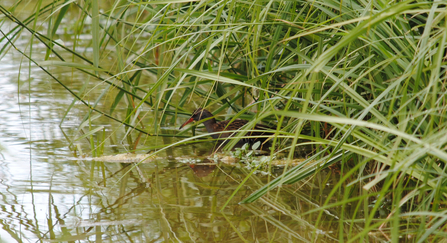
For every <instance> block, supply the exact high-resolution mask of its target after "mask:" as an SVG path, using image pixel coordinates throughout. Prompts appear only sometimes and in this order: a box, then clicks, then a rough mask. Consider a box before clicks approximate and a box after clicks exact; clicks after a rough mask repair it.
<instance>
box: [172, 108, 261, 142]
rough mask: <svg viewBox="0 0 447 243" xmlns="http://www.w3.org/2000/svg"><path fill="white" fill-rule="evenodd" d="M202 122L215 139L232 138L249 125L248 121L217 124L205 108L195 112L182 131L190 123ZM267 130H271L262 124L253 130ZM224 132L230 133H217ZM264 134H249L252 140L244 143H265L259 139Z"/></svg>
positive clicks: (228, 121) (239, 120) (237, 120)
mask: <svg viewBox="0 0 447 243" xmlns="http://www.w3.org/2000/svg"><path fill="white" fill-rule="evenodd" d="M201 120H205V121H204V122H203V124H204V125H205V127H206V130H207V131H208V132H209V133H214V134H211V135H210V136H211V137H212V138H214V139H218V138H228V137H231V136H233V134H234V133H235V131H237V130H239V129H240V128H242V127H243V126H244V125H245V124H247V123H248V121H246V120H242V119H235V120H234V121H231V120H226V121H220V122H217V121H216V119H214V117H213V114H212V113H211V112H209V111H208V110H206V109H203V108H198V109H197V110H195V111H194V113H193V114H192V116H191V118H189V119H188V120H187V121H186V122H185V123H183V124H182V126H180V129H181V128H182V127H184V126H186V125H187V124H188V123H190V122H193V121H201ZM266 129H269V127H267V126H264V125H260V124H256V125H255V127H254V129H253V130H266ZM223 131H228V132H224V133H216V132H223ZM263 134H264V132H262V131H260V132H248V133H247V136H249V137H250V139H244V141H245V142H253V141H258V140H259V141H264V140H266V138H265V137H263V138H260V137H258V136H261V135H263Z"/></svg>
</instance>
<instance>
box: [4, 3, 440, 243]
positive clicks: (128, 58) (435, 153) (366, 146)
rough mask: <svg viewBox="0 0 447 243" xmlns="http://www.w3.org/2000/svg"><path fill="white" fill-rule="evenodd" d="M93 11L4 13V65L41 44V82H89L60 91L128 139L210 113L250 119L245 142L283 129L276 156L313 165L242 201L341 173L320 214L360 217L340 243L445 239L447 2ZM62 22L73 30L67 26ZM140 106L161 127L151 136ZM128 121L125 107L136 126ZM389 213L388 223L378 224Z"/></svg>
mask: <svg viewBox="0 0 447 243" xmlns="http://www.w3.org/2000/svg"><path fill="white" fill-rule="evenodd" d="M96 2H97V1H86V2H82V3H79V2H77V1H53V2H51V3H50V4H48V5H44V4H43V3H42V4H41V5H40V4H37V5H35V6H33V7H34V12H35V14H30V15H29V16H27V17H23V13H21V12H19V11H18V10H17V9H19V8H18V6H10V7H8V8H6V7H5V6H1V7H0V11H1V12H2V13H3V14H4V17H3V21H5V19H9V20H10V21H13V22H14V24H15V27H14V28H12V29H10V30H8V31H5V30H3V31H2V32H3V33H2V36H1V40H0V41H1V43H3V44H4V45H3V47H2V48H1V53H5V51H6V50H8V49H10V48H11V47H13V43H14V42H15V41H17V40H19V39H20V36H21V35H32V36H34V38H35V40H33V41H34V43H30V47H31V46H32V45H31V44H36V42H39V43H41V44H44V45H45V46H46V48H47V50H48V54H47V55H46V60H37V59H34V58H33V55H32V53H30V52H31V51H32V49H27V50H19V51H20V52H21V53H22V54H23V55H26V57H28V58H30V60H31V61H32V62H33V63H34V65H38V66H41V67H42V68H43V69H45V70H47V69H48V68H49V67H51V66H63V67H66V68H67V70H70V71H71V72H73V73H75V72H83V73H86V74H88V75H90V76H91V80H89V82H90V83H86V86H85V89H84V90H81V91H80V92H78V93H76V92H74V91H73V88H71V87H70V84H69V83H66V82H64V81H62V80H60V79H58V78H57V77H54V79H56V81H57V82H59V83H60V84H61V85H64V87H66V89H67V90H68V91H70V92H72V94H73V96H74V97H75V98H76V99H78V100H81V101H82V102H83V103H84V104H85V105H86V106H88V107H89V108H90V109H91V110H92V111H94V112H92V114H91V115H92V116H93V114H95V113H98V112H99V113H100V114H102V115H104V116H107V117H109V118H111V119H115V120H117V121H120V122H121V123H122V124H124V125H126V127H127V128H126V129H129V130H128V131H129V132H133V133H146V134H148V135H150V136H172V133H169V132H168V131H167V130H166V129H162V128H161V127H160V124H168V123H169V124H175V125H173V126H172V130H174V129H175V127H176V125H179V122H180V120H182V119H184V118H186V117H187V114H189V113H190V112H191V111H192V109H193V107H199V106H200V107H206V108H213V110H214V112H215V114H218V113H221V112H225V113H226V114H227V115H229V116H230V117H238V118H246V119H247V118H248V119H250V122H249V124H247V126H246V127H245V128H246V131H245V132H241V133H240V134H239V137H238V138H241V137H242V136H243V135H244V133H246V132H247V130H250V129H251V128H252V127H254V124H256V123H259V122H262V121H263V122H264V123H267V124H270V125H271V126H274V127H275V128H276V133H275V135H274V136H272V138H271V141H272V143H273V144H274V149H272V151H271V156H272V158H273V157H274V156H275V155H276V153H277V151H287V158H288V159H289V160H291V159H292V158H293V157H294V155H295V153H296V151H297V150H298V149H299V148H300V147H301V146H305V145H306V144H312V146H313V149H314V153H312V154H310V155H309V157H308V160H307V161H306V162H305V163H302V164H301V165H300V166H296V167H294V168H290V169H289V170H287V172H285V173H284V174H283V175H282V176H281V177H278V178H276V179H273V180H272V181H271V182H270V183H269V184H267V185H265V186H264V187H262V188H261V189H259V190H258V191H256V192H254V193H253V194H252V195H251V196H250V197H248V198H247V199H246V200H244V201H243V202H244V203H248V202H252V201H254V200H256V199H258V198H259V197H261V196H264V195H266V194H267V193H268V192H269V191H270V190H272V189H274V188H277V187H280V186H281V185H284V184H289V183H295V182H297V181H299V180H302V179H304V178H306V177H309V176H312V175H313V174H315V173H318V172H319V171H320V170H321V169H324V168H326V167H328V166H331V165H335V166H338V167H339V168H341V169H342V176H341V177H340V181H339V183H338V184H337V185H336V186H335V187H334V188H333V190H332V193H331V195H329V197H328V199H327V200H326V201H325V202H324V203H323V204H322V205H321V209H320V210H321V211H320V212H321V213H323V211H324V210H325V209H330V208H334V207H339V206H342V207H343V208H344V207H347V205H348V204H351V205H353V204H356V206H355V210H354V213H353V215H348V214H343V213H341V215H339V217H340V222H341V223H340V229H339V238H340V240H343V239H349V240H348V241H366V240H367V238H368V233H370V231H380V232H382V233H383V235H384V236H385V237H386V238H387V239H390V240H392V241H394V242H397V241H398V240H399V236H400V235H404V234H405V235H410V236H411V237H413V238H412V239H416V240H415V241H424V240H436V239H437V238H438V237H439V238H440V237H445V233H444V232H445V225H446V224H445V221H446V219H447V217H446V212H447V211H446V210H445V199H446V195H447V194H446V190H445V188H447V187H446V186H447V181H446V176H445V175H446V162H447V153H446V152H445V146H446V144H447V136H446V134H447V126H446V114H445V113H446V109H447V106H446V92H447V90H446V85H445V81H446V64H447V62H446V45H447V31H446V28H447V21H446V13H447V12H446V4H445V3H444V2H442V1H434V2H431V1H427V2H424V1H392V2H385V1H373V2H368V1H331V0H329V1H323V2H321V1H320V2H318V1H297V2H295V1H254V2H250V1H151V2H149V3H147V2H137V1H115V2H112V1H110V2H109V3H108V4H104V5H100V6H98V5H97V3H96ZM39 3H41V2H39ZM20 4H22V3H20ZM27 7H28V8H29V7H30V6H27ZM66 15H73V16H76V22H74V23H68V22H64V21H62V20H63V19H64V18H66V17H67V16H66ZM17 16H21V17H17ZM36 23H39V24H36ZM41 25H43V26H44V27H45V28H44V29H46V30H42V28H41V27H42V26H41ZM62 25H63V26H64V28H65V29H64V30H63V31H62V30H61V26H62ZM85 36H88V37H89V38H88V40H91V41H89V42H88V43H86V40H85ZM59 39H61V40H62V41H63V42H65V43H72V44H71V45H64V44H61V41H59ZM84 46H88V47H89V48H91V51H90V49H88V50H87V49H84ZM91 82H93V83H94V84H93V85H92V83H91ZM95 89H104V90H103V91H102V94H101V95H100V96H99V98H98V97H92V96H89V95H88V94H89V92H92V91H93V90H95ZM111 96H112V98H110V97H111ZM107 99H108V100H107ZM110 99H111V100H112V102H110ZM144 107H149V108H150V109H151V111H150V114H151V116H152V117H153V119H152V120H151V124H146V126H144V125H143V124H144V123H143V122H142V121H143V120H144V117H146V116H147V115H148V114H146V113H145V112H144V111H142V108H144ZM117 108H126V109H127V113H126V116H125V117H124V118H119V116H117V115H116V112H115V110H116V109H117ZM86 120H88V118H86ZM168 130H169V129H168ZM94 132H101V129H98V130H95V131H94ZM177 135H180V136H182V135H183V136H185V135H187V132H181V133H178V134H177ZM303 141H304V142H303ZM133 142H135V141H133ZM235 143H236V140H235V141H232V142H231V143H229V144H228V145H227V146H228V147H231V146H233V145H234V144H235ZM98 146H99V145H98ZM306 146H307V145H306ZM266 196H268V195H266ZM332 196H335V197H338V199H339V200H338V201H337V202H336V203H334V202H332V201H331V198H332ZM387 200H391V203H389V210H388V213H387V215H386V216H385V217H383V218H378V217H377V215H378V214H379V211H381V210H382V208H383V207H384V205H388V204H387ZM350 216H352V218H350ZM358 217H360V218H363V219H364V228H363V230H362V231H361V232H360V233H356V234H354V233H353V231H352V229H349V228H348V229H346V227H345V225H344V222H351V221H354V220H355V219H356V218H358ZM416 223H417V224H418V225H419V224H420V226H417V227H416V226H413V224H416Z"/></svg>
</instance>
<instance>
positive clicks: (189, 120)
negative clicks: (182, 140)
mask: <svg viewBox="0 0 447 243" xmlns="http://www.w3.org/2000/svg"><path fill="white" fill-rule="evenodd" d="M193 121H194V118H192V117H191V118H189V119H188V120H187V121H186V122H185V123H183V124H182V125H181V126H180V128H179V130H180V129H182V128H183V127H184V126H186V125H187V124H188V123H191V122H193Z"/></svg>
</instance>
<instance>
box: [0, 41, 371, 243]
mask: <svg viewBox="0 0 447 243" xmlns="http://www.w3.org/2000/svg"><path fill="white" fill-rule="evenodd" d="M17 43H23V45H24V46H23V47H25V46H26V45H27V41H26V36H24V37H23V41H21V42H20V41H19V42H17ZM17 43H16V44H17ZM34 48H37V47H34ZM36 53H39V52H36ZM41 53H42V56H41V57H39V56H34V57H33V58H35V59H41V58H43V55H44V49H42V51H41ZM0 70H1V75H0V85H1V87H2V88H1V89H0V117H1V123H0V195H1V199H0V202H1V203H0V204H1V209H0V220H1V221H0V224H1V229H0V242H42V241H43V242H47V241H49V242H63V241H69V242H75V241H76V242H87V241H92V242H101V241H105V242H110V241H117V242H337V241H338V239H339V237H340V236H339V235H338V234H339V232H338V229H339V228H340V227H344V226H340V224H345V222H342V223H340V222H339V220H338V216H337V215H339V214H340V212H334V211H331V210H320V211H317V212H314V213H307V211H309V210H311V209H316V208H319V207H320V205H322V204H323V202H324V201H325V200H326V199H327V198H326V195H327V194H328V192H329V191H330V185H331V184H333V183H334V181H337V177H336V175H334V173H331V171H322V172H321V173H319V174H318V175H317V176H316V177H313V178H311V179H310V180H308V181H306V182H305V183H296V184H293V185H288V186H283V187H282V188H281V189H280V190H279V191H278V190H275V191H273V192H272V193H270V194H268V195H266V196H264V197H262V198H261V199H259V200H258V201H256V202H254V203H252V204H239V202H240V201H241V200H243V199H244V198H246V197H247V196H248V195H250V194H251V193H253V192H254V191H255V190H257V189H259V188H260V187H262V186H263V185H264V183H265V182H267V181H269V180H272V179H273V178H274V176H275V175H277V174H278V173H280V171H281V169H280V168H279V169H276V170H277V171H276V172H275V171H274V172H273V175H266V174H264V173H257V174H256V173H255V174H253V175H251V176H250V177H249V179H248V180H247V181H246V182H245V183H244V184H243V186H242V187H240V188H239V185H240V184H241V183H242V182H243V181H244V180H245V178H246V177H247V176H248V175H249V174H250V173H251V170H250V169H248V168H246V167H245V165H244V164H234V165H227V164H223V163H214V162H212V161H206V159H203V157H200V158H202V161H201V162H203V164H197V163H191V161H193V160H194V159H191V158H194V156H196V155H201V154H203V151H207V150H209V149H210V148H209V145H204V144H200V143H198V144H194V145H190V146H182V147H180V148H173V149H172V150H169V151H167V152H164V153H160V154H159V155H158V157H157V158H156V159H151V160H149V161H145V162H144V163H139V164H136V163H119V162H110V161H98V160H94V158H93V159H89V157H91V156H92V153H91V151H90V148H91V144H89V142H88V140H87V139H80V140H78V141H75V139H74V138H75V137H79V134H78V133H79V126H80V124H81V122H82V121H83V118H84V117H85V116H86V115H87V114H88V109H87V108H86V107H85V106H83V105H82V104H79V103H76V102H74V103H73V100H74V97H73V96H72V95H71V94H69V93H68V92H67V91H66V90H65V89H63V87H62V86H61V85H59V84H58V83H56V82H54V80H53V79H51V78H50V77H49V76H48V75H47V74H45V73H44V72H43V71H41V70H40V69H39V68H38V67H36V66H33V65H31V66H30V67H28V62H27V60H24V59H23V56H22V55H21V54H20V53H18V52H16V51H15V50H10V51H9V52H8V53H7V54H6V55H4V56H3V57H2V61H1V62H0ZM50 71H51V72H52V73H53V74H55V75H56V76H58V77H59V78H61V79H64V80H65V81H67V82H70V84H71V85H72V87H74V88H73V89H74V90H78V89H79V90H80V89H81V87H82V85H83V82H81V80H85V79H86V78H87V77H82V76H76V75H79V74H73V73H70V71H69V69H68V74H67V69H62V68H61V69H56V68H51V69H50ZM30 73H31V75H29V74H30ZM89 95H92V96H95V95H99V94H95V93H90V94H89ZM72 105H73V106H72ZM71 106H72V107H71ZM70 107H71V108H70ZM69 108H70V110H69V112H68V113H67V110H68V109H69ZM147 110H149V109H148V108H147ZM191 110H192V108H191ZM117 112H121V113H122V114H121V116H124V114H125V111H117ZM182 119H184V118H179V119H178V120H177V121H176V124H170V125H167V128H166V129H167V130H169V131H171V132H172V131H174V130H175V129H176V128H177V127H178V126H179V125H180V124H181V123H182V122H183V121H184V120H182ZM94 124H95V125H94V126H103V127H104V129H103V131H104V134H106V136H108V138H107V139H106V141H107V143H106V144H105V146H104V149H103V151H101V152H102V154H103V155H116V154H123V153H126V152H127V151H128V149H129V145H128V144H127V142H126V141H127V140H126V138H125V130H124V129H122V127H121V128H120V126H121V125H120V124H118V123H117V122H114V121H111V120H109V119H107V118H104V117H101V118H100V119H97V120H96V121H95V123H94ZM147 124H150V122H149V123H147ZM148 129H150V127H148ZM172 141H174V139H172V138H158V137H148V136H145V137H143V138H141V142H140V143H139V147H138V148H137V149H138V151H139V153H140V154H145V153H146V152H147V150H145V148H148V147H150V146H153V145H154V144H162V143H170V142H172ZM85 156H87V157H85ZM179 158H180V159H179ZM188 159H189V160H188ZM204 160H205V161H204ZM275 173H277V174H275ZM236 190H237V193H235V194H234V192H235V191H236ZM233 194H234V195H233ZM340 210H342V209H340ZM344 210H346V209H344ZM321 212H322V213H321ZM316 222H319V223H316ZM345 227H346V228H348V230H347V231H351V232H352V231H355V230H356V227H357V226H353V225H352V224H350V223H346V226H345ZM372 238H374V236H372Z"/></svg>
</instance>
